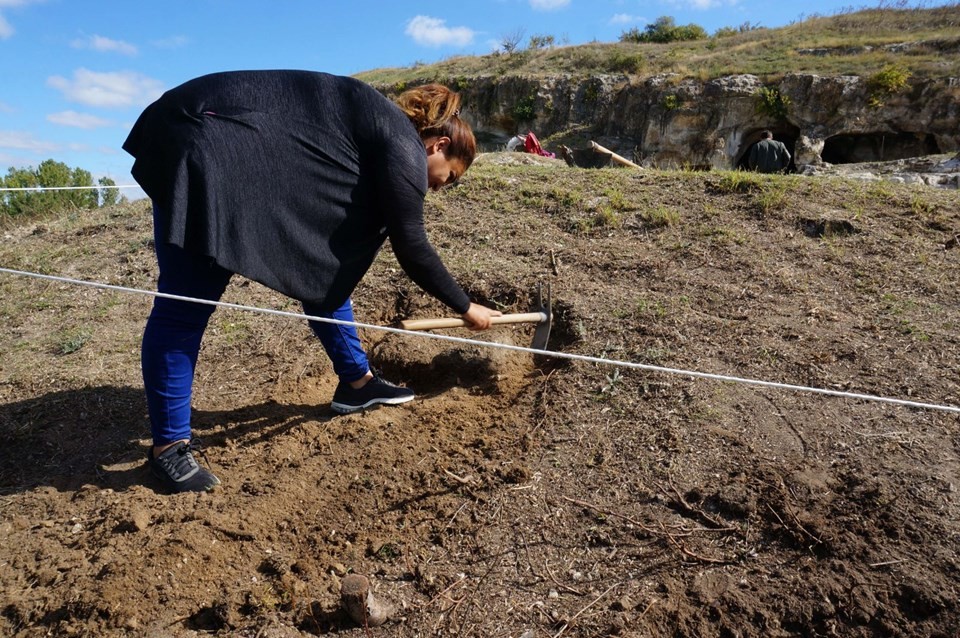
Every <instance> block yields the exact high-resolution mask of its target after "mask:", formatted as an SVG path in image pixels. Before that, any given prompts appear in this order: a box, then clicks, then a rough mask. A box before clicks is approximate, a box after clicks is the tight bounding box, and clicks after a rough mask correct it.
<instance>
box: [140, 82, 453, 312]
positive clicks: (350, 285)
mask: <svg viewBox="0 0 960 638" xmlns="http://www.w3.org/2000/svg"><path fill="white" fill-rule="evenodd" d="M123 148H124V150H126V151H127V152H128V153H130V154H131V155H132V156H133V157H134V158H135V160H136V161H135V162H134V165H133V169H132V173H133V176H134V178H136V180H137V182H138V183H139V184H140V185H141V186H142V187H143V190H144V191H145V192H146V193H147V195H149V196H150V198H151V199H152V200H153V202H154V205H155V207H156V208H157V210H158V212H159V215H158V224H159V228H158V230H159V236H160V237H161V238H162V239H163V240H164V241H166V242H168V243H171V244H175V245H177V246H180V247H182V248H184V249H185V250H188V251H190V252H192V253H196V254H199V255H205V256H209V257H211V258H212V259H213V260H214V261H216V263H217V264H219V265H220V266H222V267H224V268H226V269H227V270H230V271H232V272H236V273H240V274H241V275H244V276H245V277H248V278H250V279H253V280H255V281H259V282H260V283H262V284H264V285H266V286H269V287H270V288H273V289H275V290H277V291H279V292H281V293H283V294H285V295H288V296H290V297H293V298H295V299H298V300H301V301H305V302H309V303H313V304H318V305H319V306H320V307H321V308H323V309H326V310H333V309H336V308H338V307H340V306H341V305H342V304H343V303H344V302H345V301H346V300H347V298H348V297H349V296H350V294H351V292H352V291H353V289H354V288H355V287H356V285H357V283H358V282H359V281H360V279H361V278H362V277H363V275H364V273H365V272H366V271H367V269H368V268H369V267H370V264H371V263H373V260H374V258H375V257H376V254H377V252H378V251H379V250H380V247H381V246H382V245H383V242H384V240H385V239H386V238H387V237H389V238H390V244H391V246H392V247H393V251H394V253H395V254H396V256H397V260H398V261H399V262H400V265H401V266H402V267H403V269H404V270H405V271H406V272H407V274H409V275H410V277H411V278H412V279H413V280H414V281H415V282H416V283H417V284H418V285H419V286H420V287H421V288H423V289H424V290H425V291H427V292H428V293H430V294H431V295H433V296H434V297H436V298H437V299H439V300H440V301H442V302H443V303H444V304H446V305H447V306H449V307H450V308H452V309H453V310H455V311H456V312H458V313H463V312H466V310H467V308H468V307H469V305H470V300H469V298H468V297H467V295H466V293H464V291H463V289H462V288H460V286H459V285H458V284H457V283H456V281H454V279H453V278H452V277H451V276H450V273H449V272H448V271H447V269H446V268H445V267H444V265H443V263H442V262H441V261H440V258H439V256H438V255H437V253H436V251H435V250H434V249H433V247H432V246H431V245H430V243H429V242H428V240H427V236H426V232H425V230H424V226H423V199H424V196H425V195H426V191H427V168H426V151H425V149H424V145H423V142H422V141H421V140H420V137H419V135H418V134H417V131H416V128H415V127H414V126H413V124H412V123H411V122H410V120H409V118H408V117H407V116H406V115H405V114H404V113H403V111H401V110H400V109H399V108H398V107H397V106H396V105H395V104H393V103H392V102H391V101H390V100H388V99H387V98H385V97H384V96H382V95H381V94H380V93H378V92H377V91H376V90H374V89H373V88H372V87H370V86H368V85H366V84H364V83H362V82H360V81H358V80H354V79H352V78H347V77H338V76H333V75H328V74H326V73H314V72H308V71H237V72H229V73H215V74H212V75H206V76H203V77H200V78H197V79H194V80H190V81H189V82H186V83H185V84H182V85H180V86H178V87H176V88H174V89H171V90H170V91H167V92H166V93H164V94H163V95H162V96H161V97H160V98H159V99H158V100H157V101H156V102H154V103H153V104H151V105H150V106H148V107H147V108H146V110H144V112H143V113H142V114H141V115H140V118H139V119H138V120H137V122H136V124H135V125H134V127H133V130H132V131H131V132H130V135H129V136H128V137H127V140H126V141H125V142H124V144H123Z"/></svg>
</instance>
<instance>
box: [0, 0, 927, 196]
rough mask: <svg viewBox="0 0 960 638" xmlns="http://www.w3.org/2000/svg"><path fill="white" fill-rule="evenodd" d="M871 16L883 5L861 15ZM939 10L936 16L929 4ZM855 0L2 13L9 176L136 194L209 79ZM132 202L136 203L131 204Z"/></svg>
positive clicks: (264, 5) (276, 5) (166, 3)
mask: <svg viewBox="0 0 960 638" xmlns="http://www.w3.org/2000/svg"><path fill="white" fill-rule="evenodd" d="M866 4H867V6H876V0H872V1H871V2H868V3H866ZM932 4H941V3H937V2H934V3H932ZM847 6H850V1H849V0H837V1H834V0H805V1H804V2H789V1H784V0H456V1H454V0H444V1H442V2H441V1H421V0H349V1H347V0H271V1H270V2H267V1H254V0H189V1H185V0H162V1H161V0H134V1H132V2H131V1H130V0H125V1H123V2H120V1H118V0H0V60H2V64H0V171H2V174H4V175H5V174H6V172H7V169H8V168H9V167H18V168H21V167H27V166H34V167H35V166H37V165H38V164H39V163H40V162H42V161H43V160H45V159H50V158H52V159H55V160H57V161H61V162H64V163H66V164H68V165H69V166H71V167H77V166H78V167H80V168H84V169H86V170H88V171H90V172H91V173H93V175H94V177H95V178H97V177H101V176H109V177H111V178H113V179H114V180H115V181H116V182H117V183H118V184H130V183H133V182H132V178H130V172H129V171H130V165H131V158H130V157H129V156H127V155H126V154H125V153H124V152H123V151H122V150H121V148H120V145H121V144H122V143H123V140H124V139H125V137H126V134H127V132H128V131H129V129H130V126H131V125H132V124H133V122H134V121H135V120H136V118H137V116H138V115H139V113H140V111H142V110H143V108H144V107H145V106H146V105H147V104H149V103H150V102H151V101H152V100H153V99H155V98H156V97H157V96H158V95H159V94H160V93H161V92H163V91H164V90H166V89H168V88H171V87H173V86H176V85H177V84H180V83H181V82H184V81H186V80H188V79H190V78H193V77H196V76H199V75H203V74H205V73H210V72H214V71H224V70H236V69H269V68H298V69H311V70H318V71H328V72H331V73H338V74H344V75H350V74H354V73H358V72H360V71H365V70H369V69H375V68H379V67H388V66H390V67H393V66H407V65H410V64H413V63H415V62H434V61H437V60H441V59H444V58H448V57H451V56H455V55H468V54H484V53H488V52H490V51H491V50H493V49H495V48H496V46H497V44H498V43H499V42H501V41H502V40H503V38H504V36H507V35H511V34H515V33H520V32H522V33H523V34H524V39H523V43H524V44H525V43H526V41H527V40H528V39H529V37H530V36H532V35H552V36H554V38H555V39H556V41H557V42H558V43H565V44H581V43H585V42H590V41H594V40H596V41H600V42H614V41H616V40H617V39H618V37H619V35H620V34H621V33H622V32H623V31H625V30H627V29H629V28H631V27H635V26H636V27H640V28H642V27H643V26H644V25H645V24H647V23H648V22H652V21H653V20H655V19H656V18H658V17H659V16H665V15H669V16H673V17H674V18H675V20H676V21H677V23H678V24H687V23H690V22H694V23H696V24H699V25H701V26H703V27H704V28H705V29H706V30H707V31H708V32H710V33H713V32H714V31H715V30H716V29H718V28H720V27H723V26H737V25H740V24H743V23H744V22H750V23H752V24H759V25H761V26H765V27H778V26H783V25H786V24H788V23H790V22H793V21H797V20H800V19H803V17H805V16H810V15H812V14H824V15H830V14H833V13H836V12H837V11H839V10H841V9H842V8H844V7H847ZM128 195H129V193H128Z"/></svg>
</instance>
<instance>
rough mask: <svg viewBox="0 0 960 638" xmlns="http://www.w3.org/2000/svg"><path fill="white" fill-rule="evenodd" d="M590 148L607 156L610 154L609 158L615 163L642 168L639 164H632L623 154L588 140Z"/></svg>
mask: <svg viewBox="0 0 960 638" xmlns="http://www.w3.org/2000/svg"><path fill="white" fill-rule="evenodd" d="M590 148H592V149H593V150H594V151H596V152H597V153H604V154H605V155H609V156H610V159H612V160H613V161H614V162H616V163H617V164H620V165H621V166H629V167H630V168H638V169H641V170H643V167H642V166H640V165H639V164H634V163H633V162H631V161H630V160H628V159H627V158H626V157H624V156H622V155H617V154H616V153H614V152H613V151H611V150H610V149H608V148H604V147H602V146H600V145H599V144H597V143H596V142H590Z"/></svg>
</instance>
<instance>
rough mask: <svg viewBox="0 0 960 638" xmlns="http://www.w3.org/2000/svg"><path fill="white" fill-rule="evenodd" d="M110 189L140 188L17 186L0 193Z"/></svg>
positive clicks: (124, 186)
mask: <svg viewBox="0 0 960 638" xmlns="http://www.w3.org/2000/svg"><path fill="white" fill-rule="evenodd" d="M110 188H140V186H139V185H138V184H115V185H113V186H17V187H16V188H6V187H4V188H0V192H5V191H32V192H34V193H40V192H43V191H80V190H92V189H96V190H108V189H110Z"/></svg>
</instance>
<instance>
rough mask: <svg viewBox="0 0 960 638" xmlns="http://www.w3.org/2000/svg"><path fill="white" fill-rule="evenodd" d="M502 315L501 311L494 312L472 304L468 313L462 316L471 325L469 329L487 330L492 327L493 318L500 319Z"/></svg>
mask: <svg viewBox="0 0 960 638" xmlns="http://www.w3.org/2000/svg"><path fill="white" fill-rule="evenodd" d="M502 314H503V313H502V312H500V311H499V310H493V309H492V308H487V307H486V306H481V305H480V304H476V303H471V304H470V307H469V308H467V311H466V312H465V313H463V314H462V315H460V316H461V317H463V320H464V321H466V322H467V323H468V324H470V325H469V326H468V327H469V328H470V329H471V330H486V329H487V328H489V327H490V325H491V324H490V319H491V317H499V316H500V315H502Z"/></svg>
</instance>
